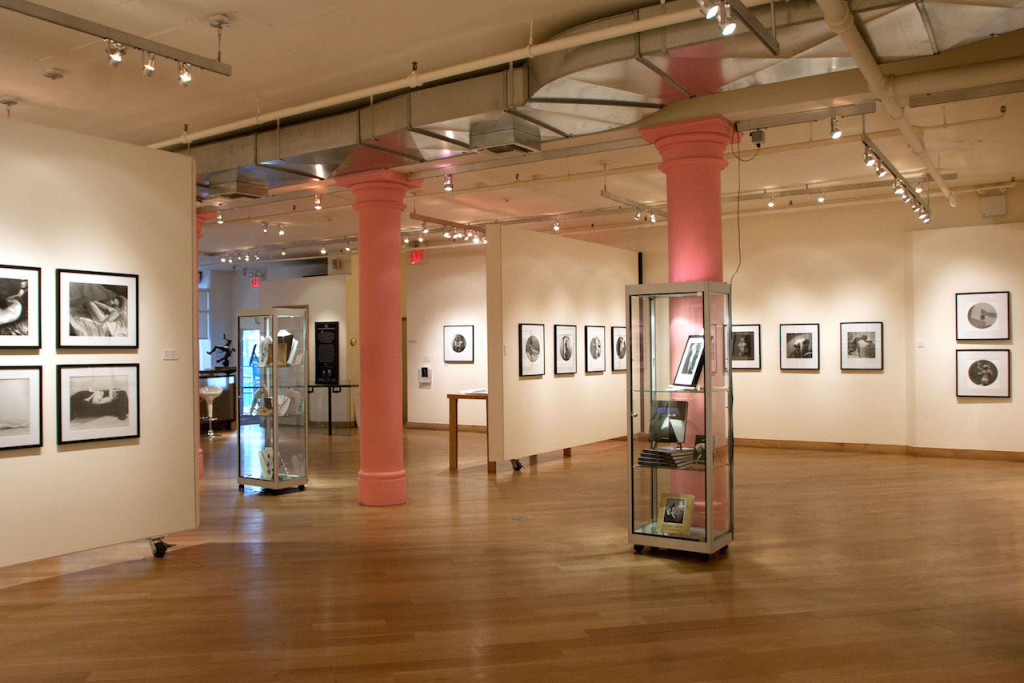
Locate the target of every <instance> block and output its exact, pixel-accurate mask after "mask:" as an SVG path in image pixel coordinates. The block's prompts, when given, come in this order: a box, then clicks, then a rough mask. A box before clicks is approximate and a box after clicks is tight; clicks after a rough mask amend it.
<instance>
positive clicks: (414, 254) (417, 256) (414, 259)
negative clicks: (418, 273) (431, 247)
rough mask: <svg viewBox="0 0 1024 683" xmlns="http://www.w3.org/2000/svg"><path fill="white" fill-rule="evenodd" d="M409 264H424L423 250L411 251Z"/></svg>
mask: <svg viewBox="0 0 1024 683" xmlns="http://www.w3.org/2000/svg"><path fill="white" fill-rule="evenodd" d="M409 263H423V250H422V249H410V250H409Z"/></svg>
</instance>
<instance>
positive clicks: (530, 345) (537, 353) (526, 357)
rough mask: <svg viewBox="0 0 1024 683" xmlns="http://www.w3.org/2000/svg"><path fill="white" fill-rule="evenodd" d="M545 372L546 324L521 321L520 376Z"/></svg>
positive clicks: (534, 375) (538, 374) (535, 375)
mask: <svg viewBox="0 0 1024 683" xmlns="http://www.w3.org/2000/svg"><path fill="white" fill-rule="evenodd" d="M543 374H544V326H543V325H535V324H533V323H519V376H520V377H539V376H540V375H543Z"/></svg>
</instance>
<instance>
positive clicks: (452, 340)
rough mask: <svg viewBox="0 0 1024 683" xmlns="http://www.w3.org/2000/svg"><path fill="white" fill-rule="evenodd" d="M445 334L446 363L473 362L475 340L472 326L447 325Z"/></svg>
mask: <svg viewBox="0 0 1024 683" xmlns="http://www.w3.org/2000/svg"><path fill="white" fill-rule="evenodd" d="M435 329H436V328H435ZM443 334H444V362H445V363H472V362H473V348H474V344H475V340H474V338H473V326H472V325H445V326H444V330H443Z"/></svg>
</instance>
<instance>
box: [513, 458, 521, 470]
mask: <svg viewBox="0 0 1024 683" xmlns="http://www.w3.org/2000/svg"><path fill="white" fill-rule="evenodd" d="M521 469H523V463H521V462H519V459H518V458H516V459H513V460H512V471H514V472H518V471H519V470H521Z"/></svg>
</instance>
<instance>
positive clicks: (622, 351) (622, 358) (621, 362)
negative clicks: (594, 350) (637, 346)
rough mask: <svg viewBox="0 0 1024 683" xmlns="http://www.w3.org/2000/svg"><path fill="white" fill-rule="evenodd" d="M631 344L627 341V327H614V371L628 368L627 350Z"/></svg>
mask: <svg viewBox="0 0 1024 683" xmlns="http://www.w3.org/2000/svg"><path fill="white" fill-rule="evenodd" d="M628 348H629V344H627V343H626V328H625V327H613V328H612V372H617V371H619V370H625V369H626V352H627V350H628Z"/></svg>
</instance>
